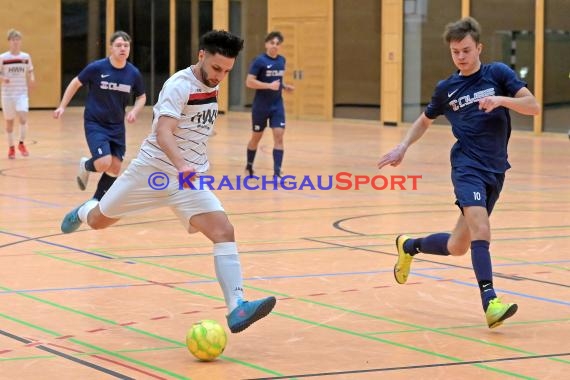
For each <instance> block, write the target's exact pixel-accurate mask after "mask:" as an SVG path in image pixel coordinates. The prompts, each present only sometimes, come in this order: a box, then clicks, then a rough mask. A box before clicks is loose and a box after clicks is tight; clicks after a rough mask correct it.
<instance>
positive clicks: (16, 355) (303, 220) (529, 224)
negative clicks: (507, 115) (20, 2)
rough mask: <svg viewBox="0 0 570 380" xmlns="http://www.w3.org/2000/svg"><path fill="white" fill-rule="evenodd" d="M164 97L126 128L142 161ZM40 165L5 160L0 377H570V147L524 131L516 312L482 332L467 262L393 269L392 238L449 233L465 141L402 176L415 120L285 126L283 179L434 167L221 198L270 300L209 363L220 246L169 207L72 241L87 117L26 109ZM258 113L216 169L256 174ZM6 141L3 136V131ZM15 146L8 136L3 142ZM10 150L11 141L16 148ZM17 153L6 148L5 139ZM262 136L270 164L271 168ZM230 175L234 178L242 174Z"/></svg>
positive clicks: (223, 129) (505, 227) (502, 265)
mask: <svg viewBox="0 0 570 380" xmlns="http://www.w3.org/2000/svg"><path fill="white" fill-rule="evenodd" d="M150 118H151V110H150V108H147V109H145V111H144V114H143V115H141V117H140V118H139V120H138V121H137V123H136V124H134V125H128V126H127V128H128V153H127V155H128V157H127V159H126V162H128V161H130V159H132V158H133V157H134V156H135V155H136V153H137V151H138V147H139V145H140V142H141V141H142V139H143V138H144V136H146V135H147V133H148V132H149V130H150ZM29 124H30V132H29V150H30V152H31V155H30V157H28V158H22V157H21V156H19V155H18V156H17V159H16V160H8V159H7V157H6V152H5V151H2V153H1V156H0V174H1V176H0V207H1V216H0V218H1V219H0V247H1V248H2V249H1V250H0V379H18V380H24V379H57V380H62V379H113V378H121V379H128V378H133V379H208V380H211V379H259V378H269V379H277V378H298V379H300V378H316V379H378V378H387V379H412V378H413V379H507V378H521V379H561V378H563V377H565V376H566V375H564V373H568V372H569V371H570V289H569V288H570V276H569V268H570V257H569V256H568V253H569V252H570V170H569V169H570V142H569V141H568V137H567V136H566V135H565V134H558V135H551V134H544V135H542V136H534V135H533V134H531V133H528V132H516V131H515V132H513V135H512V138H511V143H510V159H511V164H512V165H513V168H512V169H511V170H510V171H509V172H508V175H507V181H506V185H505V189H504V191H503V194H502V198H501V200H500V201H499V203H498V205H497V208H496V210H495V212H494V214H493V217H492V219H491V223H492V228H493V242H492V245H491V248H492V254H493V263H494V272H495V287H496V289H497V291H498V293H499V294H500V295H501V296H502V297H503V299H504V300H506V301H510V302H516V303H518V305H519V312H518V313H517V314H516V315H515V316H514V317H513V318H512V319H509V320H508V321H507V322H506V323H505V324H504V325H503V326H501V327H499V328H497V329H493V330H490V329H488V328H487V326H486V324H485V320H484V315H483V312H482V310H481V305H480V298H479V292H478V289H477V287H476V282H475V280H474V274H473V271H472V269H471V259H470V256H469V255H465V256H463V257H459V258H450V257H438V256H431V255H420V256H418V258H417V259H416V260H415V261H414V265H413V267H412V273H411V275H410V279H409V282H408V284H406V285H398V284H396V283H395V281H394V279H393V275H392V267H393V265H394V261H395V250H394V239H395V237H396V235H398V234H399V233H408V234H411V235H414V236H418V235H424V234H428V233H433V232H439V231H449V230H450V229H451V228H452V227H453V225H454V223H455V221H456V218H457V215H458V209H457V208H456V207H455V206H454V204H453V202H454V197H453V193H452V188H451V184H450V180H449V171H450V169H449V160H448V154H449V149H450V147H451V145H452V143H453V138H452V135H451V132H450V131H449V128H448V127H446V126H433V127H432V128H431V129H430V131H428V133H427V134H426V135H425V136H424V138H423V139H422V140H420V141H419V142H418V143H417V144H416V145H415V146H413V147H412V148H411V149H410V150H409V151H408V155H407V157H406V159H405V160H404V162H403V164H402V165H401V166H400V167H398V168H391V167H390V168H386V169H384V170H383V171H382V172H378V170H377V169H376V161H377V159H378V158H379V157H380V155H381V154H383V153H385V152H387V151H388V150H389V149H390V148H392V147H393V146H394V145H395V144H396V143H397V142H399V141H400V139H401V137H402V134H403V133H404V132H405V131H406V128H405V127H400V128H389V127H380V126H379V125H378V123H373V122H364V121H348V120H335V121H333V122H307V121H290V122H289V124H288V126H287V133H286V136H285V143H286V151H285V161H284V171H285V173H286V174H290V175H295V176H297V178H298V180H300V179H301V178H302V176H305V175H307V176H310V177H309V178H310V179H311V180H312V181H313V182H314V183H316V180H317V178H318V176H319V175H321V176H329V175H336V174H337V173H339V172H348V173H352V174H354V175H367V176H373V175H377V174H383V175H385V176H388V177H389V176H392V175H404V176H407V175H421V176H422V178H421V179H419V180H418V182H417V189H416V190H412V189H411V185H412V184H411V182H409V181H408V182H407V183H406V184H405V186H406V190H373V189H372V188H371V187H370V186H363V187H362V188H361V189H360V190H354V189H352V190H344V191H343V190H327V191H325V190H316V191H313V190H310V189H304V190H289V191H287V190H283V189H280V190H277V191H274V190H265V191H262V190H257V191H248V190H233V191H232V190H227V189H225V190H221V191H217V194H218V197H219V198H220V199H221V200H222V202H223V204H224V206H225V208H226V210H227V212H228V214H229V216H230V219H231V221H232V222H233V224H234V226H235V228H236V234H237V239H238V243H239V248H240V253H241V255H240V256H241V262H242V269H243V272H244V278H245V286H246V295H247V296H248V298H250V299H254V298H258V297H263V296H268V295H274V296H276V297H277V298H278V302H277V306H276V308H275V310H274V312H273V313H272V314H271V315H269V316H268V317H267V318H265V319H263V320H261V321H259V322H258V323H256V324H254V325H253V326H252V327H250V328H249V329H247V330H245V331H244V332H242V333H240V334H230V335H229V343H228V346H227V348H226V351H225V352H224V353H223V355H222V356H221V357H220V358H219V359H218V360H216V361H215V362H211V363H201V362H198V361H196V360H195V359H194V358H193V357H192V356H191V355H190V354H189V352H188V351H187V349H186V347H185V334H186V331H187V330H188V328H189V327H190V326H191V325H192V323H193V322H195V321H197V320H200V319H216V320H218V321H220V322H222V324H223V325H224V326H225V327H226V324H225V312H226V311H225V306H224V302H223V300H222V298H221V296H222V294H221V290H220V288H219V286H218V284H217V282H216V280H215V274H214V266H213V259H212V256H211V244H210V242H209V241H207V240H206V239H205V238H204V237H203V236H201V235H188V234H186V233H185V231H184V229H183V228H182V226H181V225H180V224H179V222H178V221H177V219H176V218H175V217H174V215H173V214H172V213H171V212H170V210H168V209H162V210H156V211H152V212H148V213H145V214H141V215H140V216H136V217H132V218H129V219H124V220H122V221H120V222H119V223H118V224H116V225H115V226H113V227H111V228H109V229H107V230H103V231H92V230H89V229H88V228H86V227H85V226H82V228H81V229H80V230H79V231H77V232H75V233H72V234H69V235H63V234H62V233H61V232H60V229H59V226H60V222H61V219H62V218H63V216H64V215H65V214H66V213H67V212H68V211H69V210H71V209H72V208H73V207H75V206H76V205H77V204H79V203H81V202H83V201H85V200H86V199H88V198H90V197H91V195H92V194H93V192H94V189H95V185H96V182H97V180H98V177H99V175H98V174H94V175H93V174H92V175H91V179H90V183H89V186H88V188H87V190H86V191H85V192H81V191H80V190H78V188H77V186H76V184H75V174H76V170H77V165H78V160H79V158H80V157H81V156H82V155H85V154H86V153H87V152H88V150H87V147H86V143H85V139H84V134H83V123H82V109H80V108H76V109H69V110H68V112H67V113H66V114H65V115H64V119H63V120H62V121H55V120H53V119H52V118H51V111H33V112H31V113H30V123H29ZM249 134H250V127H249V115H248V114H246V113H243V114H242V113H230V114H228V115H223V116H220V117H219V118H218V123H217V135H216V136H214V137H213V138H212V139H211V143H210V159H211V161H212V164H213V166H212V171H211V173H210V174H212V175H213V176H216V177H217V178H220V177H221V176H223V175H228V176H230V177H234V176H235V175H242V174H243V167H244V160H245V146H246V143H247V141H248V139H249ZM3 141H4V140H3ZM4 144H5V143H4ZM2 146H3V145H2ZM2 149H4V148H2ZM271 149H272V141H271V137H270V135H269V134H266V136H264V139H263V141H262V146H261V148H260V151H259V153H258V157H257V159H256V170H257V171H256V173H257V174H259V175H271V174H272V170H271V168H272V156H271ZM234 178H235V177H234Z"/></svg>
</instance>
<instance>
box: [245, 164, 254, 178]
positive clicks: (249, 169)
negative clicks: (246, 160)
mask: <svg viewBox="0 0 570 380" xmlns="http://www.w3.org/2000/svg"><path fill="white" fill-rule="evenodd" d="M245 173H246V174H247V176H248V177H253V168H252V167H250V166H246V167H245Z"/></svg>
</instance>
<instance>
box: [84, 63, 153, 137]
mask: <svg viewBox="0 0 570 380" xmlns="http://www.w3.org/2000/svg"><path fill="white" fill-rule="evenodd" d="M77 78H78V79H79V81H80V82H81V84H82V85H84V86H85V85H87V86H88V89H89V93H88V94H87V102H86V104H85V113H84V117H85V120H87V121H94V122H96V123H98V124H99V125H102V126H113V125H117V124H119V125H123V126H124V123H125V122H124V120H125V108H126V107H127V105H128V104H129V100H130V97H131V94H133V95H134V96H135V98H137V97H139V96H141V95H142V94H144V85H143V80H142V76H141V73H140V72H139V70H138V69H137V68H136V67H135V66H134V65H133V64H131V63H130V62H127V64H126V66H125V67H123V68H121V69H118V68H115V67H113V65H111V61H110V60H109V58H103V59H99V60H97V61H94V62H91V63H90V64H89V65H87V67H85V68H84V69H83V70H82V71H81V72H80V73H79V75H78V76H77Z"/></svg>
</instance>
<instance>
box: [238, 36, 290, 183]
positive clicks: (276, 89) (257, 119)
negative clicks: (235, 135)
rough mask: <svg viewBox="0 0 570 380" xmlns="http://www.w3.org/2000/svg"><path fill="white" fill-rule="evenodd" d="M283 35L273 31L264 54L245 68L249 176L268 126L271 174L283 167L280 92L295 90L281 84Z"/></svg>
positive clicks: (266, 40) (283, 112)
mask: <svg viewBox="0 0 570 380" xmlns="http://www.w3.org/2000/svg"><path fill="white" fill-rule="evenodd" d="M282 43H283V35H282V34H281V33H280V32H277V31H274V32H271V33H269V34H268V35H267V36H266V37H265V53H263V54H260V55H258V56H257V57H256V58H255V59H254V60H253V62H252V63H251V66H250V68H249V74H248V75H247V79H246V81H245V84H246V86H247V87H249V88H252V89H254V90H256V91H255V96H254V98H253V105H252V107H251V123H252V129H253V130H252V134H251V139H250V140H249V143H248V144H247V165H246V171H247V172H248V174H249V175H250V176H252V175H253V161H254V160H255V154H256V153H257V146H258V145H259V141H260V140H261V137H262V136H263V131H264V130H265V128H266V127H267V121H269V127H270V128H271V130H272V131H273V174H274V175H275V176H278V177H280V176H281V165H282V164H283V150H284V147H283V134H284V133H285V107H284V106H283V98H282V96H281V93H282V90H285V91H293V90H294V89H295V87H293V86H291V85H287V84H285V83H284V82H283V77H284V75H285V57H283V56H282V55H279V47H280V46H281V44H282Z"/></svg>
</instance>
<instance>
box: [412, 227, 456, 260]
mask: <svg viewBox="0 0 570 380" xmlns="http://www.w3.org/2000/svg"><path fill="white" fill-rule="evenodd" d="M450 236H451V235H450V234H448V233H443V232H442V233H438V234H432V235H428V236H426V237H424V238H418V239H409V240H406V242H405V243H404V252H406V253H409V254H410V255H412V256H413V255H415V254H418V253H420V252H422V253H428V254H430V255H440V256H449V251H448V250H447V241H448V240H449V237H450Z"/></svg>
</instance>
